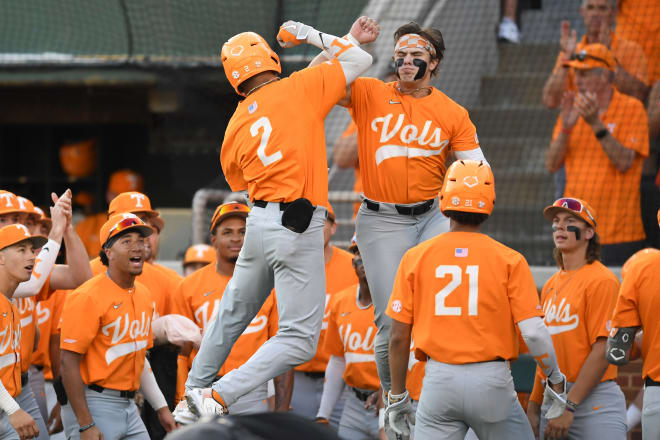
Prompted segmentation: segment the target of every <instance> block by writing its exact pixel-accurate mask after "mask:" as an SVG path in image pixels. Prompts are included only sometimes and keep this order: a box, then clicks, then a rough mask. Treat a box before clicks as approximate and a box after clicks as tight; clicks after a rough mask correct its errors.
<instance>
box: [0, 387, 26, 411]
mask: <svg viewBox="0 0 660 440" xmlns="http://www.w3.org/2000/svg"><path fill="white" fill-rule="evenodd" d="M0 409H2V410H3V411H4V412H6V413H7V414H8V415H12V414H14V413H15V412H16V411H18V410H19V409H21V408H20V407H19V406H18V403H16V401H15V400H14V398H13V397H11V394H9V391H7V388H5V384H3V383H2V381H1V380H0Z"/></svg>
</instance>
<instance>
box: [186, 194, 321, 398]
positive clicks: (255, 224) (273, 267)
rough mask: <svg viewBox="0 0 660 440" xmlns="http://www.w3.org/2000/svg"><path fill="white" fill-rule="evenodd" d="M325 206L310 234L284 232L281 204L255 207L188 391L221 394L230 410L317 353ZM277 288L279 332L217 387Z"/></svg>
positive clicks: (314, 216)
mask: <svg viewBox="0 0 660 440" xmlns="http://www.w3.org/2000/svg"><path fill="white" fill-rule="evenodd" d="M326 216H327V210H326V209H325V208H323V207H317V208H316V209H315V210H314V214H313V216H312V220H311V223H310V225H309V227H308V228H307V230H306V231H305V232H303V233H297V232H293V231H291V230H289V229H287V228H285V227H284V226H282V211H280V206H279V203H268V205H267V206H266V207H264V208H260V207H257V206H255V207H253V208H252V211H250V214H249V215H248V218H247V228H246V233H245V240H244V242H243V248H242V249H241V252H240V254H239V256H238V261H237V262H236V268H235V269H234V275H233V277H232V279H231V280H230V281H229V283H228V284H227V288H226V289H225V293H224V295H223V296H222V300H221V301H220V307H218V314H217V316H216V319H214V320H213V321H212V322H211V324H210V325H209V328H208V329H207V330H206V331H205V332H204V337H203V338H202V345H201V347H200V349H199V353H198V354H197V356H196V357H195V360H194V361H193V365H192V368H191V370H190V373H189V374H188V380H187V382H186V387H188V388H206V387H208V386H210V385H211V384H213V385H212V386H213V389H214V390H215V391H216V392H217V393H218V394H220V396H221V397H222V399H223V400H224V401H225V403H226V404H227V406H231V405H232V404H233V403H234V402H235V401H236V400H237V399H238V398H239V397H241V396H242V395H244V394H246V393H248V392H249V391H250V390H253V389H254V388H256V387H258V386H259V385H261V384H263V383H266V382H268V380H270V379H272V378H273V377H275V376H278V375H280V374H282V373H284V372H285V371H288V370H289V369H291V368H292V367H294V366H296V365H300V364H302V363H303V362H306V361H308V360H309V359H311V358H312V357H313V356H314V354H315V353H316V345H317V344H318V340H319V334H320V332H321V321H322V320H323V309H324V307H325V266H324V260H323V225H324V224H325V219H326ZM273 287H275V295H276V297H277V311H278V313H279V330H278V332H277V334H276V335H275V336H274V337H273V338H271V339H269V340H268V341H266V343H265V344H263V345H262V346H261V347H259V349H258V350H257V351H256V352H255V353H254V355H252V357H251V358H250V359H248V361H247V362H246V363H245V364H243V365H241V367H239V368H237V369H235V370H232V371H231V372H229V373H228V374H226V375H225V376H223V377H222V378H221V379H220V380H218V381H217V382H215V383H213V379H214V378H215V377H216V374H217V372H218V369H219V368H220V366H221V365H222V364H223V363H224V362H225V359H227V356H228V355H229V352H230V350H231V348H232V346H233V345H234V343H235V342H236V340H237V339H238V337H239V336H240V335H241V334H242V333H243V330H245V328H246V327H247V326H248V324H249V323H250V321H252V319H253V318H254V317H255V316H256V314H257V312H258V311H259V309H260V308H261V306H262V305H263V303H264V301H265V300H266V298H267V297H268V295H269V294H270V292H271V290H272V289H273Z"/></svg>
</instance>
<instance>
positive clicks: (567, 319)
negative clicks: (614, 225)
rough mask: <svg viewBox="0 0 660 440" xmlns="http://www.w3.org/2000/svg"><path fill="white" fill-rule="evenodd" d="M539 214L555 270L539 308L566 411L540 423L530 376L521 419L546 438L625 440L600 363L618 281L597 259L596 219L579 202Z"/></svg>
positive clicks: (609, 379) (616, 397)
mask: <svg viewBox="0 0 660 440" xmlns="http://www.w3.org/2000/svg"><path fill="white" fill-rule="evenodd" d="M543 215H544V216H545V218H546V219H548V220H550V221H552V229H553V234H552V236H553V239H554V242H555V250H554V256H555V259H556V261H557V265H558V266H559V268H560V270H559V272H557V273H556V274H554V275H553V276H552V277H551V278H550V279H549V280H548V281H547V282H546V283H545V285H544V286H543V291H542V292H541V303H542V304H543V311H544V313H545V318H544V319H545V324H546V326H547V327H548V331H550V334H551V335H552V342H553V345H554V347H555V351H556V353H557V357H558V362H559V367H560V368H561V370H562V371H563V372H564V373H565V374H566V380H567V381H568V395H567V400H566V409H567V410H566V411H565V412H564V413H563V414H562V415H561V416H560V417H558V418H555V419H553V420H550V421H548V420H546V419H547V417H546V416H545V414H546V411H548V408H547V405H545V403H544V405H543V406H540V401H541V397H540V396H541V393H542V388H543V387H542V379H543V378H544V377H543V372H542V371H539V370H538V369H537V373H536V381H535V384H534V390H533V391H532V394H531V396H530V401H529V404H528V405H527V415H528V417H529V420H530V423H531V424H532V427H533V428H534V430H535V431H536V430H537V429H538V432H539V435H545V436H546V437H549V438H564V437H566V436H568V437H569V438H571V439H582V438H599V439H625V438H626V419H625V416H626V401H625V397H624V395H623V392H622V391H621V389H620V388H619V386H618V385H617V383H616V382H615V379H616V376H617V370H616V367H615V366H609V367H608V364H607V361H606V360H605V345H606V342H607V335H608V333H609V330H610V328H611V321H610V320H611V318H612V311H613V310H614V305H615V303H616V297H617V292H618V290H619V280H618V279H617V277H616V275H614V274H613V273H612V272H611V271H610V270H609V269H607V268H606V267H605V266H604V265H603V264H602V263H601V262H600V260H599V258H600V241H599V237H598V233H597V229H596V228H597V220H596V212H595V211H594V209H593V208H592V207H591V206H590V205H589V204H588V203H587V202H585V201H584V200H580V199H575V198H560V199H558V200H556V201H555V202H554V203H553V204H552V205H551V206H548V207H547V208H545V210H544V211H543ZM539 413H540V415H541V418H540V420H539ZM537 427H538V428H537Z"/></svg>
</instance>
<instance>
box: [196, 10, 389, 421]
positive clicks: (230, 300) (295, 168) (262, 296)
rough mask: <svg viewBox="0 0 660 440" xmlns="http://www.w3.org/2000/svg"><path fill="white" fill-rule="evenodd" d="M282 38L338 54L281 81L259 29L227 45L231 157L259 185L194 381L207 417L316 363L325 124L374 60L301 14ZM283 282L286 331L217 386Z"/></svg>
mask: <svg viewBox="0 0 660 440" xmlns="http://www.w3.org/2000/svg"><path fill="white" fill-rule="evenodd" d="M355 28H356V29H357V30H356V34H357V37H358V41H357V42H358V43H360V42H362V43H365V42H368V41H373V40H374V39H375V38H376V37H377V35H378V30H377V26H376V25H375V24H374V23H373V21H371V20H369V19H366V18H360V19H358V20H357V21H356V24H355ZM277 39H278V41H279V42H280V44H281V45H283V46H286V47H290V46H295V45H298V44H300V43H308V44H312V45H315V46H316V47H318V48H320V49H323V50H326V51H328V53H329V54H331V56H332V57H333V58H332V59H331V60H329V61H328V62H327V63H323V64H321V65H319V66H315V67H311V68H306V69H303V70H301V71H298V72H295V73H293V74H291V76H289V77H288V78H280V76H279V74H280V73H281V66H280V62H279V58H278V57H277V54H276V53H275V52H273V51H272V50H271V48H270V47H269V46H268V44H267V43H266V41H265V40H264V39H263V38H262V37H261V36H259V35H258V34H255V33H254V32H245V33H242V34H238V35H235V36H234V37H232V38H230V39H229V40H228V41H227V42H226V43H225V44H224V45H223V47H222V54H221V57H222V64H223V67H224V70H225V74H226V76H227V79H228V80H229V82H230V84H231V85H232V86H233V87H234V89H235V90H236V92H237V93H238V94H239V95H241V96H243V97H245V99H244V100H243V101H242V102H240V103H239V104H238V106H237V108H236V111H235V112H234V115H233V116H232V118H231V120H230V121H229V124H228V126H227V130H226V132H225V137H224V140H223V144H222V151H221V155H220V159H221V163H222V169H223V172H224V175H225V178H226V179H227V182H228V183H229V185H230V187H231V188H232V190H234V191H242V190H245V189H247V190H248V194H249V197H250V199H251V200H252V203H253V205H254V207H253V208H252V210H251V211H250V214H249V216H248V218H247V230H246V234H245V241H244V244H243V248H242V250H241V253H240V255H239V257H238V260H237V262H236V269H235V271H234V276H233V278H232V279H231V281H230V282H229V283H228V285H227V288H226V291H225V294H224V296H223V299H222V301H221V303H220V307H219V310H218V314H217V318H216V320H215V321H213V322H212V323H211V325H210V326H209V328H208V329H207V331H206V333H205V334H204V338H203V339H202V346H201V348H200V350H199V353H198V355H197V357H196V358H195V361H194V362H193V366H192V369H191V370H190V374H189V376H188V381H187V383H186V388H187V392H186V398H187V400H188V403H189V406H190V409H191V411H193V412H194V413H196V414H201V413H202V412H223V411H226V409H227V407H229V406H231V405H232V404H233V403H234V402H236V400H237V399H238V398H239V397H240V396H242V395H244V394H246V393H248V392H249V391H250V390H253V389H254V388H256V387H258V386H260V385H261V384H263V383H264V382H267V381H268V380H269V379H271V378H273V377H275V376H278V375H280V374H282V373H284V372H285V371H287V370H289V369H291V368H292V367H293V366H295V365H299V364H302V363H304V362H306V361H308V360H310V359H311V358H312V357H313V356H314V353H315V352H316V345H317V342H318V338H319V333H320V331H321V322H322V320H323V309H324V296H325V293H324V291H325V288H324V285H325V274H324V270H323V225H324V224H325V219H326V216H327V209H326V207H327V206H328V168H327V160H326V148H325V139H324V129H323V124H324V119H325V117H326V115H327V114H328V112H329V111H330V109H331V108H332V106H334V105H335V104H336V103H337V101H339V99H341V97H342V96H344V93H345V90H346V86H347V85H348V84H350V83H351V82H352V81H353V80H354V79H355V78H357V77H358V76H359V75H360V74H361V73H363V72H364V71H365V70H366V69H367V68H369V66H370V65H371V61H372V59H371V56H370V55H369V54H368V53H366V52H365V51H363V50H362V49H360V48H359V47H358V44H355V43H353V42H351V41H348V40H346V39H343V38H338V37H335V36H334V35H329V34H325V33H321V32H319V31H317V30H316V29H314V28H312V27H310V26H307V25H304V24H302V23H298V22H293V21H288V22H286V23H284V24H283V25H282V26H281V28H280V31H279V33H278V35H277ZM360 39H361V41H360ZM273 287H275V291H276V296H277V307H278V312H279V317H280V322H279V330H278V332H277V335H275V337H273V338H271V339H269V340H268V341H267V342H266V343H265V344H263V345H262V346H261V347H260V348H259V349H258V350H257V352H256V353H255V354H254V355H253V356H252V357H251V358H250V359H249V360H248V361H247V362H246V363H245V364H243V365H242V366H241V367H239V368H237V369H235V370H232V371H231V372H230V373H229V374H227V375H225V376H223V377H222V378H221V379H220V380H218V381H217V382H215V383H214V384H213V392H212V393H211V389H210V388H208V387H209V386H211V383H212V382H213V380H214V379H215V377H216V374H217V372H218V369H219V368H220V366H221V365H222V364H223V363H224V362H225V360H226V358H227V356H228V355H229V351H230V350H231V347H232V345H233V344H234V342H235V341H236V339H238V337H239V336H240V335H241V334H242V333H243V330H244V329H245V328H246V327H247V326H248V324H249V323H250V322H251V321H252V319H253V318H254V316H255V315H256V314H257V312H258V311H259V309H260V308H261V306H262V305H263V303H264V301H265V300H266V299H267V298H268V295H269V294H270V292H271V290H272V288H273ZM211 394H212V395H213V397H211ZM204 406H206V408H204Z"/></svg>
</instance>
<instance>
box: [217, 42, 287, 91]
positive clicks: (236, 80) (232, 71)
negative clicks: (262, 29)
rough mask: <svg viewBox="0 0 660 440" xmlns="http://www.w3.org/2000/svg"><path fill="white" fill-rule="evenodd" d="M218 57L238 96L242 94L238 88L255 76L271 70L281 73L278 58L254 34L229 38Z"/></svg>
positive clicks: (266, 44)
mask: <svg viewBox="0 0 660 440" xmlns="http://www.w3.org/2000/svg"><path fill="white" fill-rule="evenodd" d="M220 57H221V58H222V66H223V67H224V69H225V75H226V76H227V79H228V80H229V83H230V84H231V86H232V87H233V88H234V90H236V93H238V94H239V95H243V93H241V92H240V91H239V90H238V86H239V85H241V83H243V81H245V80H247V79H249V78H252V77H253V76H255V75H256V74H258V73H261V72H267V71H271V70H272V71H275V72H277V73H282V66H281V65H280V58H279V57H278V56H277V54H276V53H275V52H273V50H272V49H271V48H270V46H269V45H268V43H266V40H264V39H263V37H261V35H259V34H257V33H255V32H243V33H240V34H238V35H234V36H233V37H231V38H230V39H229V40H228V41H227V42H226V43H225V44H223V45H222V52H221V54H220Z"/></svg>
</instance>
